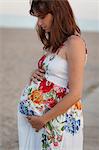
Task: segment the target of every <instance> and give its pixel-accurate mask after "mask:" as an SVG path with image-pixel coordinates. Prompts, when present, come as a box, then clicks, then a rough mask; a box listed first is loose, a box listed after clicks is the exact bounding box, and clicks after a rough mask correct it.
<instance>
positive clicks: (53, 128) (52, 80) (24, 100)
mask: <svg viewBox="0 0 99 150" xmlns="http://www.w3.org/2000/svg"><path fill="white" fill-rule="evenodd" d="M42 66H43V67H44V68H45V70H46V72H45V79H44V80H43V81H38V82H37V83H34V82H31V84H30V85H28V84H27V85H26V86H25V88H24V90H23V92H22V95H21V98H20V102H19V105H18V136H19V150H83V114H82V104H81V100H79V101H78V102H77V103H76V104H75V105H73V106H72V107H71V108H70V109H68V111H67V112H66V113H65V114H63V115H60V116H58V117H57V118H55V119H53V120H51V121H50V122H48V123H47V124H46V126H45V127H44V128H42V129H41V130H40V131H39V132H35V129H33V128H32V126H31V125H30V123H29V122H28V120H27V119H26V117H25V115H39V116H41V115H43V114H44V113H46V111H48V110H50V109H51V108H52V107H54V106H55V105H56V104H57V103H58V102H59V101H60V100H61V99H62V98H63V97H64V96H65V95H66V94H67V93H68V92H69V86H68V63H67V61H66V60H64V59H63V58H61V57H60V56H59V55H56V54H49V55H48V56H46V55H43V56H42V57H41V58H40V60H39V62H38V67H42ZM29 104H30V105H32V107H29V106H30V105H29Z"/></svg>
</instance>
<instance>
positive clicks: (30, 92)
mask: <svg viewBox="0 0 99 150" xmlns="http://www.w3.org/2000/svg"><path fill="white" fill-rule="evenodd" d="M66 93H68V89H66V88H63V87H60V86H58V85H55V84H54V83H53V82H50V81H48V80H46V79H44V80H43V81H38V83H37V84H35V83H34V82H31V84H30V85H27V86H26V87H25V89H24V90H23V92H22V95H21V98H20V103H19V111H20V112H21V113H22V114H24V115H38V116H41V115H43V114H44V113H46V112H47V111H48V110H50V109H51V108H52V107H54V106H55V105H56V104H57V103H58V102H59V101H60V100H61V99H62V98H63V97H64V95H65V94H66Z"/></svg>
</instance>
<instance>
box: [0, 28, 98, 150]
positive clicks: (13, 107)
mask: <svg viewBox="0 0 99 150" xmlns="http://www.w3.org/2000/svg"><path fill="white" fill-rule="evenodd" d="M83 38H84V39H85V41H86V44H87V47H88V61H87V65H86V67H85V79H84V92H83V98H82V99H83V105H84V118H85V119H84V120H85V125H84V129H85V132H84V150H98V148H99V110H98V109H99V108H98V106H99V99H98V97H99V96H98V93H99V59H98V57H99V50H98V49H99V42H98V39H99V33H95V32H89V33H88V32H86V33H83ZM42 46H43V45H42V44H41V43H40V41H39V39H38V37H37V34H36V32H35V31H34V30H32V29H12V28H11V29H0V150H18V135H17V103H18V100H19V98H20V94H21V91H22V89H23V87H24V86H25V84H26V83H27V81H28V79H29V77H30V74H31V72H32V71H33V70H34V69H35V68H36V67H37V61H38V59H39V58H40V56H41V55H42V54H43V49H42Z"/></svg>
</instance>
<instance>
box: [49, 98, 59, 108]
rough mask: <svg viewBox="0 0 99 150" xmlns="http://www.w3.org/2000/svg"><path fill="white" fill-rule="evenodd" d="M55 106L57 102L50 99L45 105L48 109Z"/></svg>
mask: <svg viewBox="0 0 99 150" xmlns="http://www.w3.org/2000/svg"><path fill="white" fill-rule="evenodd" d="M56 104H57V102H56V100H55V99H53V98H50V99H48V100H47V105H48V107H49V108H52V107H54V106H55V105H56Z"/></svg>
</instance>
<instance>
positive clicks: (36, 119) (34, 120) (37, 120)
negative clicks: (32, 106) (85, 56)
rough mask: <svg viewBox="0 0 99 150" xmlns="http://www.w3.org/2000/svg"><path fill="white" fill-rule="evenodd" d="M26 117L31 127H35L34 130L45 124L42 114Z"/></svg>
mask: <svg viewBox="0 0 99 150" xmlns="http://www.w3.org/2000/svg"><path fill="white" fill-rule="evenodd" d="M26 118H27V119H28V121H29V123H30V124H31V125H32V127H33V128H35V129H36V130H35V131H36V132H38V131H39V130H40V129H42V128H43V127H44V126H45V124H46V122H45V121H44V119H43V117H42V116H27V117H26Z"/></svg>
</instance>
